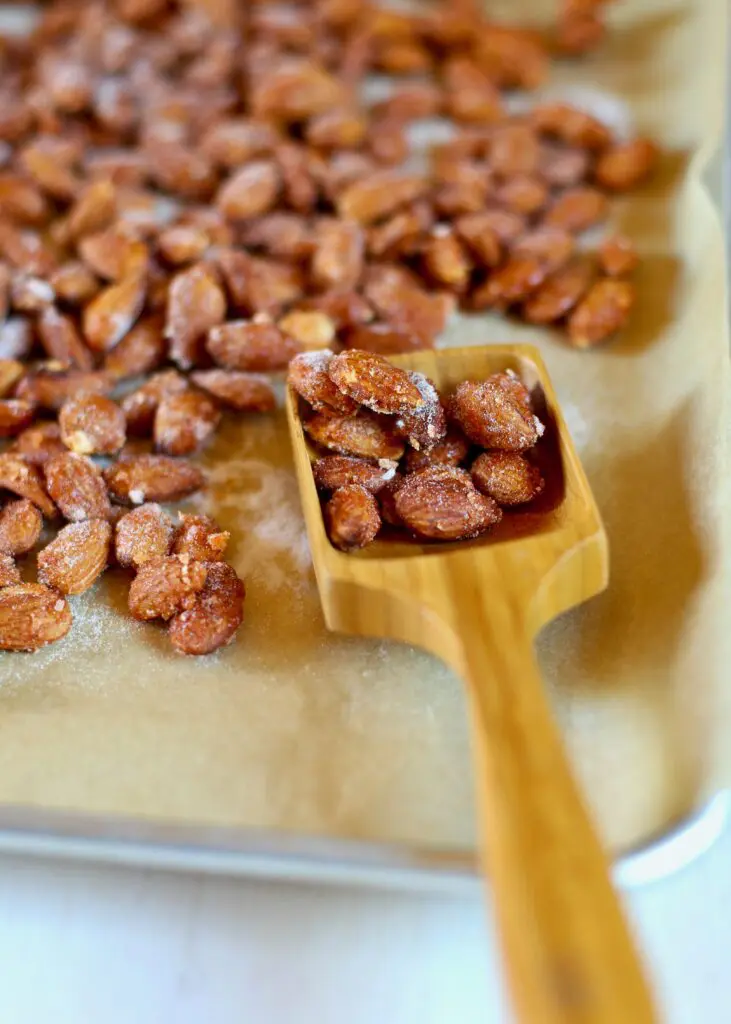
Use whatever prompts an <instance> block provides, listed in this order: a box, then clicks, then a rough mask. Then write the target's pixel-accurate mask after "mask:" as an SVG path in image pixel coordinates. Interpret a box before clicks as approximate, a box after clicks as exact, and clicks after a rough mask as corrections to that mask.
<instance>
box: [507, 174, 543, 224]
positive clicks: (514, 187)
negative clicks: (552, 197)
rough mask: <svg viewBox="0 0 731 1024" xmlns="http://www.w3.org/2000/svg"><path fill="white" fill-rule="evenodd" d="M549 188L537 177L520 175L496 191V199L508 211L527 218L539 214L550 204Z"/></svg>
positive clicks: (510, 179)
mask: <svg viewBox="0 0 731 1024" xmlns="http://www.w3.org/2000/svg"><path fill="white" fill-rule="evenodd" d="M548 196H549V193H548V188H547V187H546V185H545V184H544V182H543V181H542V180H541V179H540V178H539V177H537V176H536V175H530V174H519V175H516V176H515V177H514V178H509V179H508V180H507V181H505V182H503V183H502V185H500V186H498V188H496V189H495V199H496V201H497V202H498V203H499V204H500V205H501V206H504V207H506V209H508V210H511V211H514V212H515V213H519V214H521V215H523V216H525V217H532V216H534V215H535V214H537V213H539V212H540V211H541V210H542V209H543V208H544V207H545V205H546V203H547V202H548Z"/></svg>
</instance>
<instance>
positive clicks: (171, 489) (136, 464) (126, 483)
mask: <svg viewBox="0 0 731 1024" xmlns="http://www.w3.org/2000/svg"><path fill="white" fill-rule="evenodd" d="M104 479H105V481H106V484H107V487H108V488H109V493H110V494H111V495H112V497H113V498H114V500H115V501H118V502H121V503H122V504H125V505H142V504H143V503H144V502H146V501H161V502H165V501H178V500H179V499H180V498H186V497H187V496H188V495H189V494H193V493H194V492H195V491H198V490H200V489H201V487H203V485H204V484H205V477H204V475H203V473H202V472H201V470H200V469H198V467H197V466H194V465H193V464H192V463H190V462H186V460H185V459H174V458H171V457H170V456H169V455H133V456H131V457H129V458H123V459H120V460H119V461H118V462H115V463H114V465H113V466H109V468H108V469H105V470H104Z"/></svg>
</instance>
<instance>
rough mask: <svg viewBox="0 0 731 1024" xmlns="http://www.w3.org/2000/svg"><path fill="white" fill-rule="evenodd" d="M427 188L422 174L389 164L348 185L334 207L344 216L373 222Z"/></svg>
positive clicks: (364, 222)
mask: <svg viewBox="0 0 731 1024" xmlns="http://www.w3.org/2000/svg"><path fill="white" fill-rule="evenodd" d="M428 190H429V182H428V180H427V179H426V178H425V177H424V176H423V175H420V174H406V173H404V172H403V171H398V170H391V169H390V168H389V169H387V170H382V171H375V172H374V173H373V174H370V175H369V176H368V177H367V178H363V179H360V180H358V181H354V182H353V183H352V184H351V185H348V187H347V188H345V189H344V191H343V192H341V193H340V195H339V196H338V198H337V208H338V212H339V213H340V215H341V216H342V217H345V218H347V219H348V220H354V221H357V222H358V223H359V224H373V223H374V222H375V221H377V220H382V219H383V218H384V217H387V216H388V215H389V214H391V213H393V212H394V210H397V209H398V208H399V207H400V206H405V205H406V204H407V203H412V202H413V201H414V200H415V199H420V198H421V197H422V196H424V195H426V193H427V192H428Z"/></svg>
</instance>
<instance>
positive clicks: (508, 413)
mask: <svg viewBox="0 0 731 1024" xmlns="http://www.w3.org/2000/svg"><path fill="white" fill-rule="evenodd" d="M496 378H497V379H496ZM450 410H451V414H452V417H453V419H455V420H456V421H457V423H458V425H459V426H460V427H461V428H462V430H463V431H464V433H465V434H466V435H467V437H468V438H469V439H470V440H471V441H473V442H474V443H475V444H479V445H481V446H482V447H483V448H500V449H503V450H506V451H525V450H526V449H527V448H532V447H533V445H534V444H535V443H536V441H537V440H538V437H539V436H540V435H539V425H538V423H537V421H536V419H535V417H534V416H533V415H532V414H531V413H530V412H529V411H528V410H527V409H526V408H525V406H523V405H522V404H521V403H520V402H519V401H517V400H516V398H515V396H514V395H513V394H512V393H511V392H510V390H508V389H507V388H506V387H504V386H503V385H502V381H501V380H500V379H499V377H498V375H495V376H494V377H492V378H488V379H487V380H486V381H483V382H481V383H477V382H475V381H463V382H462V383H461V384H459V385H458V386H457V388H456V389H455V392H454V395H453V396H452V400H451V404H450ZM541 430H542V428H541Z"/></svg>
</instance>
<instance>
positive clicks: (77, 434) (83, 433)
mask: <svg viewBox="0 0 731 1024" xmlns="http://www.w3.org/2000/svg"><path fill="white" fill-rule="evenodd" d="M58 423H59V427H60V428H61V440H62V441H63V443H64V444H65V445H66V447H67V448H70V449H71V451H72V452H76V454H77V455H114V454H115V453H116V452H118V451H119V449H120V448H121V447H122V446H123V445H124V442H125V440H126V423H125V417H124V413H123V412H122V410H121V409H120V407H119V406H118V405H117V403H116V402H113V401H112V399H111V398H107V397H106V396H105V395H85V394H81V395H76V396H75V397H73V398H69V399H67V400H66V401H65V402H64V404H63V405H62V406H61V410H60V412H59V414H58Z"/></svg>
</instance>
